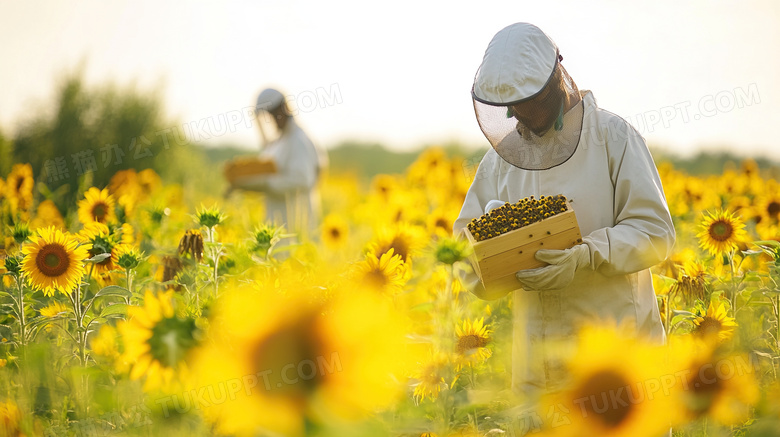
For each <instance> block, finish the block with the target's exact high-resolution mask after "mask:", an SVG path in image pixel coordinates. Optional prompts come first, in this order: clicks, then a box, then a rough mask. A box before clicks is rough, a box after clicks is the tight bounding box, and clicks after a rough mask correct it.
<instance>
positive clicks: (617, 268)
mask: <svg viewBox="0 0 780 437" xmlns="http://www.w3.org/2000/svg"><path fill="white" fill-rule="evenodd" d="M613 129H618V131H617V132H607V152H608V153H607V155H608V159H609V169H610V177H611V179H612V183H613V186H614V199H613V214H614V223H615V224H614V226H612V227H607V228H602V229H598V230H596V231H594V232H592V233H590V234H589V235H587V236H586V237H584V238H583V241H584V242H585V243H586V244H587V245H588V247H589V248H590V254H591V266H592V267H593V268H594V269H595V270H597V271H599V272H601V273H603V274H604V275H607V276H615V275H624V274H629V273H634V272H638V271H640V270H644V269H647V268H650V267H652V266H654V265H656V264H658V263H660V262H662V261H663V260H664V259H666V258H667V257H668V256H669V255H670V254H671V251H672V248H673V246H674V241H675V231H674V225H673V223H672V218H671V215H670V213H669V208H668V207H667V203H666V197H665V196H664V191H663V187H662V186H661V179H660V177H659V176H658V171H657V169H656V166H655V163H654V162H653V158H652V156H651V155H650V151H649V150H648V148H647V145H646V144H645V141H644V139H643V138H642V136H641V135H639V133H638V132H636V130H634V129H633V128H632V127H631V126H629V125H628V124H627V123H625V122H623V123H622V125H621V126H619V127H615V126H614V125H613Z"/></svg>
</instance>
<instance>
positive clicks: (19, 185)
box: [16, 178, 24, 193]
mask: <svg viewBox="0 0 780 437" xmlns="http://www.w3.org/2000/svg"><path fill="white" fill-rule="evenodd" d="M22 185H24V178H18V179H16V192H17V193H18V192H19V191H21V190H22Z"/></svg>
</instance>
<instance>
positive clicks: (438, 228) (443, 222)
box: [426, 208, 457, 236]
mask: <svg viewBox="0 0 780 437" xmlns="http://www.w3.org/2000/svg"><path fill="white" fill-rule="evenodd" d="M456 215H457V214H456ZM453 223H454V221H453V215H452V212H451V211H449V210H447V209H444V208H436V209H434V210H433V211H432V212H431V213H430V214H429V215H428V219H427V221H426V224H427V225H428V232H429V233H430V234H431V235H447V236H448V235H452V225H453Z"/></svg>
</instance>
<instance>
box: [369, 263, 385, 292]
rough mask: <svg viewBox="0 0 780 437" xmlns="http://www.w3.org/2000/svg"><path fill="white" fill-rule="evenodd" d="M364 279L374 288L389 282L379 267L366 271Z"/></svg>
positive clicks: (381, 286)
mask: <svg viewBox="0 0 780 437" xmlns="http://www.w3.org/2000/svg"><path fill="white" fill-rule="evenodd" d="M364 279H365V281H366V282H367V283H368V284H369V285H370V286H372V287H376V288H383V287H384V286H385V285H387V283H388V282H389V281H388V278H387V275H386V274H385V273H384V272H383V271H382V270H381V269H380V268H379V267H377V268H375V269H373V270H371V271H369V272H367V273H366V275H365V276H364Z"/></svg>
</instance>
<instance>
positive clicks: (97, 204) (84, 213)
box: [79, 187, 116, 225]
mask: <svg viewBox="0 0 780 437" xmlns="http://www.w3.org/2000/svg"><path fill="white" fill-rule="evenodd" d="M115 204H116V202H115V200H114V196H112V195H111V194H109V192H108V189H103V190H100V189H98V188H96V187H91V188H90V189H89V190H87V192H86V193H84V199H83V200H80V201H79V221H80V222H81V223H82V224H84V225H86V224H89V223H92V222H98V223H103V224H106V223H110V222H114V221H116V212H115V211H114V205H115Z"/></svg>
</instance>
